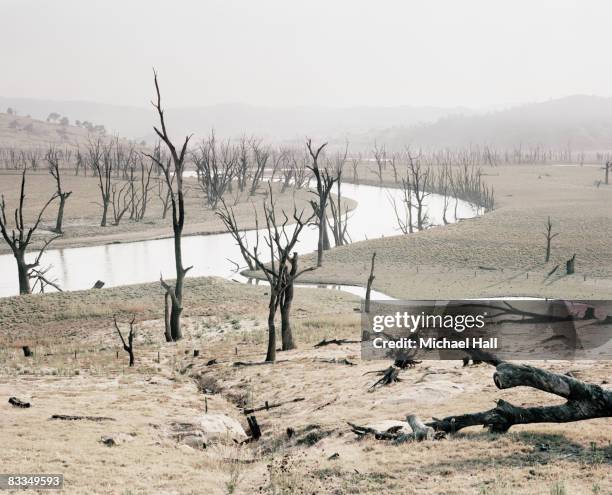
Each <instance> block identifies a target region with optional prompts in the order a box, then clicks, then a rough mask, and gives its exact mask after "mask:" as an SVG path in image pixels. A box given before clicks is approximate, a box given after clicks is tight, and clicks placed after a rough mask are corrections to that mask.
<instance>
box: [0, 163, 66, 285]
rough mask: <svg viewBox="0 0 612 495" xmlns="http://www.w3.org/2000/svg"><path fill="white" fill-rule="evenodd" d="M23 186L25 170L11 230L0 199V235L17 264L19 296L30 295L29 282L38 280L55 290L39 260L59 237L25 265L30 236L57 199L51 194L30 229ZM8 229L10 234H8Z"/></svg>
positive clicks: (44, 246)
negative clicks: (25, 219)
mask: <svg viewBox="0 0 612 495" xmlns="http://www.w3.org/2000/svg"><path fill="white" fill-rule="evenodd" d="M25 186H26V169H25V168H24V169H23V173H22V174H21V188H20V194H19V205H18V207H17V208H16V209H15V212H14V219H15V224H14V226H13V228H12V229H11V227H10V226H9V225H8V222H7V218H6V203H5V201H4V195H2V196H1V199H0V232H1V233H2V237H3V238H4V240H5V242H6V243H7V244H8V245H9V247H10V248H11V251H12V252H13V256H14V257H15V261H16V262H17V272H18V276H19V293H20V294H30V293H31V292H32V287H31V285H30V280H33V279H34V280H40V281H41V284H42V283H43V282H44V283H45V284H47V285H52V286H54V287H56V288H58V287H57V285H56V284H55V283H53V282H52V281H50V280H47V278H46V277H45V274H46V270H39V269H38V267H39V266H40V259H41V258H42V256H43V254H44V252H45V250H46V249H47V247H49V244H51V243H52V242H53V241H54V240H55V239H57V238H58V237H59V235H56V236H54V237H51V238H49V239H47V240H46V241H45V242H44V243H43V246H42V247H41V248H40V250H39V252H38V254H37V255H36V258H35V259H34V262H32V263H27V262H26V259H25V256H26V252H27V250H28V246H29V245H30V242H31V241H32V236H33V235H34V233H35V232H36V230H37V229H38V227H39V226H40V222H41V220H42V217H43V214H44V213H45V210H46V209H47V207H48V206H49V205H50V204H51V203H52V202H53V201H54V200H55V199H56V198H57V195H56V194H53V196H51V198H50V199H49V200H48V201H47V202H46V203H45V204H44V206H43V207H42V208H41V210H40V212H39V213H38V217H37V218H36V220H35V221H34V224H33V225H32V226H31V227H28V226H27V225H26V224H25V221H24V218H23V217H24V205H25ZM9 229H11V232H10V233H9Z"/></svg>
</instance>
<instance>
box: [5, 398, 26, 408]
mask: <svg viewBox="0 0 612 495" xmlns="http://www.w3.org/2000/svg"><path fill="white" fill-rule="evenodd" d="M8 402H9V404H10V405H11V406H13V407H21V408H22V409H27V408H28V407H30V405H31V404H30V403H29V402H24V401H22V400H21V399H18V398H17V397H11V398H10V399H9V400H8Z"/></svg>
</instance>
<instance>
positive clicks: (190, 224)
mask: <svg viewBox="0 0 612 495" xmlns="http://www.w3.org/2000/svg"><path fill="white" fill-rule="evenodd" d="M41 168H42V169H43V170H46V169H45V168H44V166H42V165H41ZM20 181H21V175H20V174H19V173H16V172H12V173H11V172H1V171H0V193H2V194H4V196H5V200H6V205H7V211H8V212H11V211H13V209H14V208H15V207H16V205H17V201H18V199H19V185H20ZM119 182H121V183H123V181H119ZM151 184H152V185H153V186H154V187H153V189H152V191H151V192H150V193H149V198H150V202H149V206H148V208H147V214H146V216H145V218H144V220H143V221H141V222H133V221H129V219H128V217H129V212H128V213H127V214H126V215H125V216H124V218H123V219H122V221H121V223H120V224H119V225H118V226H113V225H112V222H113V220H112V211H110V210H109V213H108V226H107V227H100V220H101V218H102V208H101V207H100V206H99V203H100V190H99V186H98V180H97V178H95V177H93V176H91V175H90V176H88V177H82V176H78V177H76V176H74V171H72V170H66V171H65V172H64V176H63V188H64V190H65V191H72V192H73V194H72V195H71V196H70V197H69V198H68V200H67V202H66V209H65V213H64V231H65V233H64V235H63V236H62V237H61V238H59V239H57V240H56V241H54V242H53V244H52V245H51V246H52V248H61V247H76V246H85V245H100V244H109V243H116V242H129V241H138V240H144V239H158V238H163V237H170V236H171V235H172V212H171V210H169V211H168V214H167V217H166V219H162V210H163V207H162V202H161V201H160V199H159V197H158V194H157V191H158V189H157V186H155V184H156V181H155V180H153V179H152V181H151ZM54 186H55V183H54V182H53V178H52V177H51V176H50V175H49V174H47V173H44V172H39V173H31V174H28V176H27V186H26V196H27V198H26V221H29V222H32V221H33V220H34V219H35V218H36V216H37V215H38V212H39V211H40V208H41V207H42V206H43V205H44V204H45V203H46V202H47V201H48V199H49V198H50V197H51V196H52V195H53V193H54V191H55V190H54ZM185 187H186V189H188V192H187V194H186V200H185V201H186V205H185V208H186V223H185V230H184V232H185V235H195V234H210V233H215V232H225V228H224V226H223V222H222V221H221V220H220V219H219V218H218V217H217V215H216V214H215V212H214V211H213V210H211V209H210V208H208V207H206V204H205V199H204V197H203V194H202V191H201V189H200V188H199V187H198V184H197V182H196V180H195V179H186V180H185ZM273 191H274V193H275V196H274V197H275V201H276V203H277V205H278V207H279V208H280V209H283V210H285V211H287V212H290V211H292V210H293V205H294V204H296V205H297V207H298V208H308V209H309V208H310V206H309V203H308V201H309V200H310V199H311V196H312V195H311V194H310V193H309V192H308V191H307V190H304V189H300V190H293V189H288V190H287V191H285V192H284V193H283V194H280V186H279V185H278V184H274V189H273ZM267 192H268V189H267V183H265V184H262V185H260V186H259V189H258V190H257V192H256V194H255V195H253V196H250V195H249V194H248V193H247V192H245V193H243V194H241V195H236V194H229V193H228V194H226V196H225V200H226V202H227V203H228V205H229V206H233V207H234V210H235V213H236V218H237V219H238V222H239V224H240V226H241V227H244V228H247V229H248V228H254V227H255V215H254V213H253V211H254V208H256V209H257V210H258V214H259V217H260V218H263V212H262V204H263V200H264V198H265V197H266V195H267ZM347 205H348V206H349V207H350V208H351V207H354V205H355V202H353V201H347ZM57 206H58V202H57V201H56V202H55V203H53V204H52V205H51V206H50V207H49V208H48V210H47V212H46V214H45V216H44V217H43V227H42V229H41V231H40V233H39V235H38V238H39V239H43V238H45V237H49V235H51V233H50V232H49V231H48V230H46V231H45V230H44V229H51V228H53V227H54V226H55V218H56V215H57ZM5 252H8V246H7V245H6V244H5V243H4V242H3V243H1V244H0V253H5Z"/></svg>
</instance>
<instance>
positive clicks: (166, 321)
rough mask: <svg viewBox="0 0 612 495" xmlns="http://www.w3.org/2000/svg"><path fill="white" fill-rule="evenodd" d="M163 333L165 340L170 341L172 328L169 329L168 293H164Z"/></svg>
mask: <svg viewBox="0 0 612 495" xmlns="http://www.w3.org/2000/svg"><path fill="white" fill-rule="evenodd" d="M164 329H165V331H164V335H165V337H166V342H172V330H171V329H170V294H169V293H168V292H166V293H165V294H164Z"/></svg>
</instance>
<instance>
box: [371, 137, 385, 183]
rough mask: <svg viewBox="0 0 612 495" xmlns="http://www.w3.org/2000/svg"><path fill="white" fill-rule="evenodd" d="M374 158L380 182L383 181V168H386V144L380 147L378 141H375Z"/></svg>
mask: <svg viewBox="0 0 612 495" xmlns="http://www.w3.org/2000/svg"><path fill="white" fill-rule="evenodd" d="M373 153H374V160H375V161H376V170H375V173H376V176H377V177H378V183H379V184H380V185H382V183H383V170H384V169H385V166H386V162H387V151H386V150H385V147H384V146H381V147H380V148H379V147H378V144H377V143H374V151H373Z"/></svg>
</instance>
